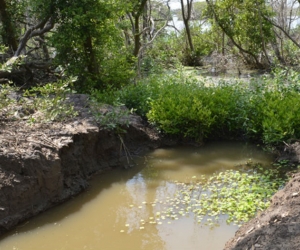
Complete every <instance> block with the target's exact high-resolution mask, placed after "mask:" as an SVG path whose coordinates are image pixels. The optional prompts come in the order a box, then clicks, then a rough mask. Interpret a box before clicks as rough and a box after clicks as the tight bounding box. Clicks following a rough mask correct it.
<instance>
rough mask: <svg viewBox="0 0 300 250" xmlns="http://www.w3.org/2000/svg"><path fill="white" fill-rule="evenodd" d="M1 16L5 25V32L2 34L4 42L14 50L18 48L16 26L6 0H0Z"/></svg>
mask: <svg viewBox="0 0 300 250" xmlns="http://www.w3.org/2000/svg"><path fill="white" fill-rule="evenodd" d="M0 18H1V21H2V25H3V30H4V33H3V34H2V39H3V42H4V44H5V45H6V46H8V47H10V49H12V50H13V51H16V50H17V48H18V42H17V39H16V34H15V28H14V26H13V21H12V19H11V16H10V15H9V13H8V11H7V5H6V2H5V0H0Z"/></svg>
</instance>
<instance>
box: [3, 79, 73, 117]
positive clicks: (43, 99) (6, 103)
mask: <svg viewBox="0 0 300 250" xmlns="http://www.w3.org/2000/svg"><path fill="white" fill-rule="evenodd" d="M73 81H74V79H72V78H70V79H68V80H65V81H59V82H57V83H49V84H46V85H43V86H41V87H34V88H31V89H30V90H27V91H25V92H21V91H19V89H18V88H16V87H13V86H10V85H2V87H1V89H0V108H1V111H2V112H1V116H2V117H3V118H4V119H24V120H27V121H28V122H30V123H34V122H42V123H43V122H53V121H65V120H68V119H71V118H73V117H75V116H77V112H76V111H75V110H74V106H73V105H72V103H69V102H68V94H71V93H74V92H73V91H72V90H71V87H70V85H71V84H72V82H73Z"/></svg>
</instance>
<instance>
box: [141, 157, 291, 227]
mask: <svg viewBox="0 0 300 250" xmlns="http://www.w3.org/2000/svg"><path fill="white" fill-rule="evenodd" d="M283 168H284V164H277V165H276V166H274V167H273V168H271V169H269V168H266V167H263V166H262V165H260V164H258V163H253V162H252V161H251V160H250V161H248V162H247V163H245V164H242V165H238V166H236V168H235V169H231V170H226V171H223V172H216V173H214V174H212V175H209V176H206V175H201V176H193V177H190V178H187V179H186V180H185V181H184V182H178V181H172V184H170V183H169V184H168V185H171V186H172V189H173V190H174V193H170V194H169V196H168V197H167V198H164V199H163V200H158V199H156V200H154V201H152V202H150V204H152V206H156V211H157V212H156V214H155V217H150V218H149V219H148V220H149V223H150V224H162V223H171V221H173V220H180V219H184V218H185V217H192V218H194V220H195V221H196V222H197V223H199V224H200V223H204V224H206V225H209V226H217V225H219V223H220V221H219V220H223V219H224V218H226V222H227V223H228V224H231V223H233V224H236V225H241V224H243V223H244V222H247V221H248V220H249V219H251V218H253V217H254V216H255V215H256V214H257V213H259V212H261V211H263V210H265V209H266V208H267V207H268V206H269V201H270V198H271V196H272V195H273V194H274V193H275V192H276V191H277V190H278V189H279V188H281V187H282V186H283V185H284V182H285V180H286V177H285V176H284V175H283V174H282V173H283V172H282V171H283ZM169 188H170V187H169ZM143 221H144V220H143Z"/></svg>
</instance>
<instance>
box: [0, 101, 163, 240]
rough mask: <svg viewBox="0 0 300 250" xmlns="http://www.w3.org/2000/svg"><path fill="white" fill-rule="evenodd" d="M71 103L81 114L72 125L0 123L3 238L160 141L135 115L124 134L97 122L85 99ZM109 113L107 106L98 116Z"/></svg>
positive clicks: (126, 122)
mask: <svg viewBox="0 0 300 250" xmlns="http://www.w3.org/2000/svg"><path fill="white" fill-rule="evenodd" d="M70 101H71V102H72V103H74V106H75V109H76V110H77V111H78V112H79V116H78V117H76V118H75V119H73V120H70V121H68V122H64V123H59V122H56V123H47V124H29V123H28V122H27V121H23V120H16V121H7V120H6V121H2V122H1V120H0V235H1V234H3V233H4V232H6V231H8V230H10V229H12V228H13V227H15V226H16V225H18V224H19V223H21V222H22V221H24V220H26V219H28V218H30V217H32V216H34V215H36V214H38V213H40V212H42V211H44V210H46V209H49V208H50V207H53V206H54V205H57V204H59V203H61V202H63V201H65V200H67V199H70V198H71V197H72V196H74V195H77V194H78V193H80V192H81V191H82V190H84V189H86V188H87V187H88V184H89V179H90V177H92V176H93V175H95V174H98V173H101V172H103V171H106V170H108V169H112V168H115V167H124V166H125V167H126V165H124V158H125V159H126V155H127V156H128V155H129V154H130V155H132V156H133V155H136V154H140V153H143V152H145V151H146V150H149V149H153V148H156V147H159V146H160V145H161V143H162V142H161V138H160V136H159V134H158V133H157V132H156V131H155V130H153V129H151V128H150V127H148V126H147V124H146V123H145V122H144V121H143V120H142V119H141V118H140V117H138V116H136V115H130V116H127V117H124V118H121V119H123V123H124V124H123V125H122V128H123V129H124V130H125V131H126V133H121V134H120V133H116V132H114V131H110V130H107V129H103V128H102V127H101V126H100V125H98V124H97V122H96V121H95V120H94V118H93V116H92V115H91V113H90V112H89V103H88V100H87V96H85V95H73V96H71V97H70ZM111 109H112V107H110V106H103V107H101V108H99V112H101V113H104V114H105V113H107V112H109V111H110V110H111ZM0 118H1V117H0ZM121 162H123V163H122V164H121ZM125 164H126V161H125ZM129 164H130V162H129Z"/></svg>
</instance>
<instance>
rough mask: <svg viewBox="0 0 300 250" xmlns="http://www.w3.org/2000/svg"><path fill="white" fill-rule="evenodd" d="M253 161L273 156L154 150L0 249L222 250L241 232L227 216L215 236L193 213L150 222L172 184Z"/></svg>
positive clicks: (234, 150) (0, 241) (209, 148)
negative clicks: (230, 222) (237, 232)
mask: <svg viewBox="0 0 300 250" xmlns="http://www.w3.org/2000/svg"><path fill="white" fill-rule="evenodd" d="M249 159H252V161H253V162H259V163H262V164H264V165H267V164H269V163H271V161H272V156H271V155H269V154H266V153H265V152H263V151H261V150H259V149H258V148H257V147H255V146H253V145H247V144H244V143H240V142H234V143H233V142H218V143H217V142H214V143H209V144H207V145H205V146H204V147H201V148H196V147H186V146H185V147H175V148H165V149H157V150H155V151H153V152H151V153H149V154H147V155H145V156H143V157H140V158H139V159H136V160H135V161H136V162H138V165H137V166H135V167H133V168H130V169H126V170H125V169H115V170H113V171H110V172H107V173H105V174H103V175H100V176H97V177H95V178H94V179H93V180H92V181H91V187H90V188H89V189H88V190H87V191H86V192H84V193H82V194H81V195H79V196H78V197H76V198H74V199H73V200H70V201H68V202H66V203H65V204H62V205H60V206H57V207H55V208H53V209H51V210H49V211H46V212H45V213H43V214H41V215H39V216H37V217H35V218H33V219H31V220H29V221H27V222H25V223H23V224H22V225H20V226H19V227H17V228H16V229H15V230H13V231H11V232H10V233H8V234H6V235H4V236H3V237H2V238H0V249H5V250H35V249H36V250H38V249H39V250H55V249H57V250H62V249H67V250H68V249H78V250H79V249H80V250H81V249H113V250H119V249H120V250H121V249H122V250H123V249H128V250H129V249H130V250H132V249H145V250H156V249H157V250H162V249H164V250H177V249H178V250H181V249H210V250H219V249H223V247H224V245H225V243H226V242H227V241H228V240H229V239H230V238H231V237H233V236H234V234H235V232H236V230H237V229H238V227H237V226H235V225H233V224H230V225H227V223H226V216H223V217H220V225H219V226H218V227H215V228H210V227H209V226H207V225H204V223H201V224H199V223H197V221H196V220H195V218H194V217H195V216H194V215H193V214H192V213H190V214H189V215H188V216H184V217H182V218H179V219H174V220H169V219H166V220H160V221H155V223H150V221H153V218H154V220H155V216H156V214H157V213H159V212H160V211H161V205H162V204H161V203H162V201H164V200H167V199H170V197H172V195H173V194H174V192H175V189H176V185H174V181H180V182H184V181H186V180H187V179H189V178H191V177H192V176H197V175H211V174H213V173H215V172H218V171H224V170H227V169H232V168H233V167H234V166H236V165H239V164H243V163H245V162H246V161H248V160H249Z"/></svg>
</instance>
